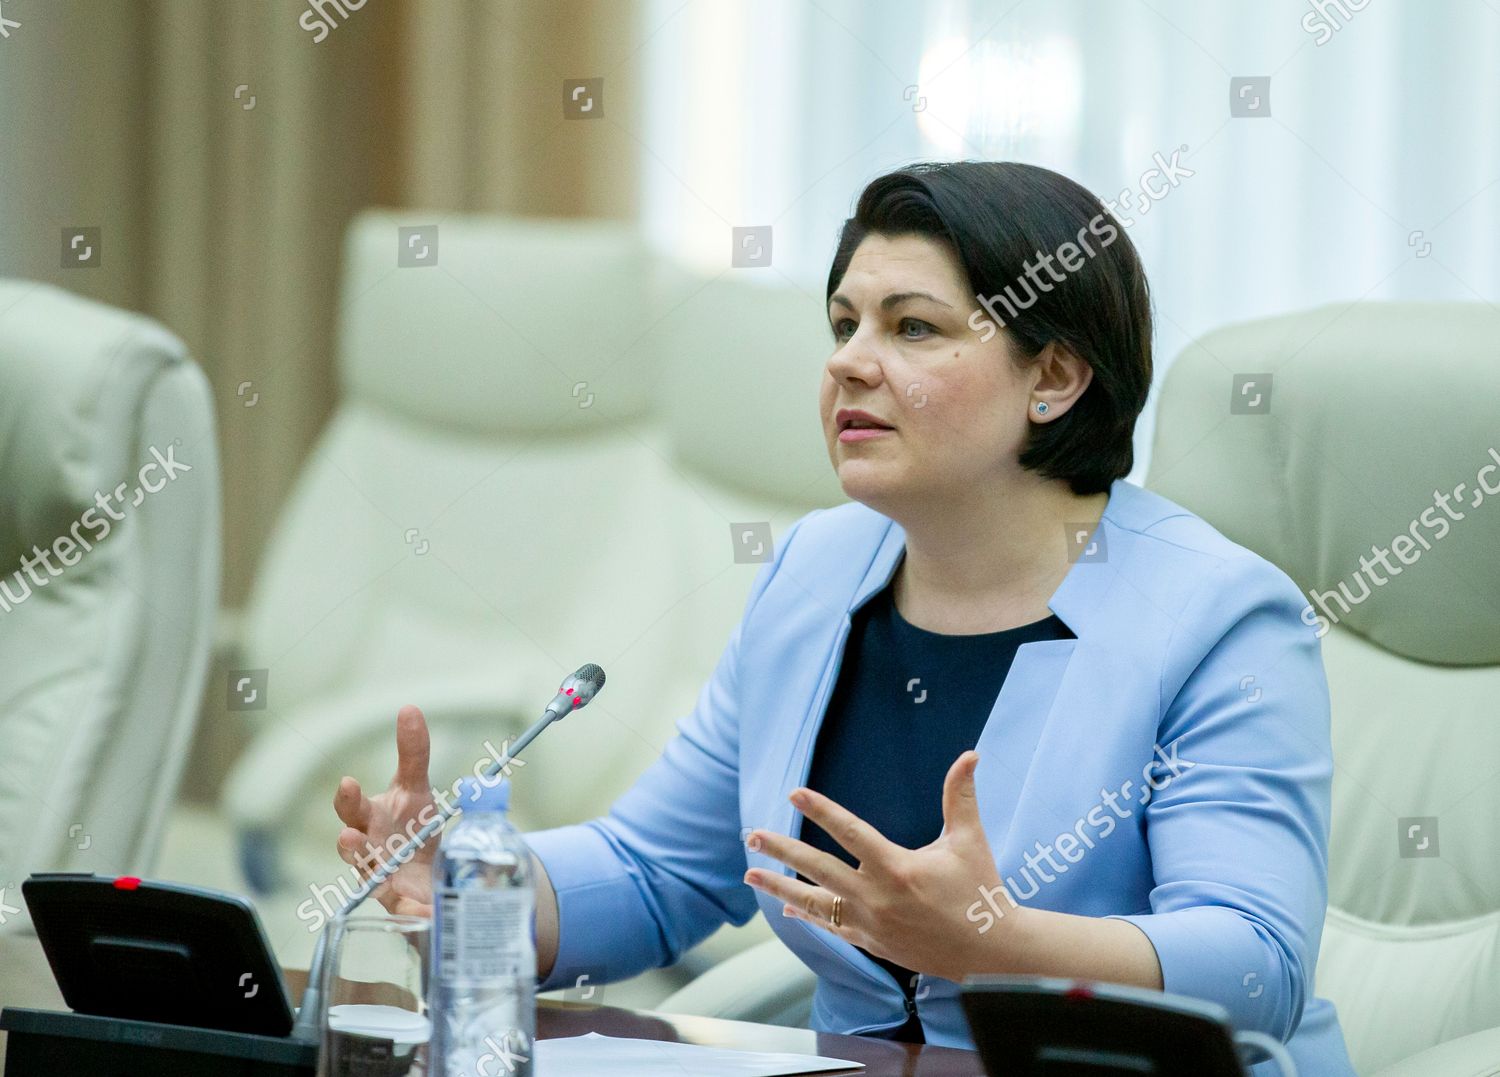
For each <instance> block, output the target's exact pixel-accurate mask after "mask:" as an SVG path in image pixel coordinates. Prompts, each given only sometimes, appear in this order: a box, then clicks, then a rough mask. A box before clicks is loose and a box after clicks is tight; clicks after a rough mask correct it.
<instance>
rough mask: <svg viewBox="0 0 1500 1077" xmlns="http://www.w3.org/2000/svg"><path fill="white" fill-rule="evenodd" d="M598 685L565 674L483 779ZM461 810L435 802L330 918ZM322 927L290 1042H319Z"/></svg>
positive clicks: (596, 676)
mask: <svg viewBox="0 0 1500 1077" xmlns="http://www.w3.org/2000/svg"><path fill="white" fill-rule="evenodd" d="M603 687H604V670H602V669H600V668H599V667H598V666H596V665H595V664H594V663H592V662H590V663H588V664H587V665H584V666H580V667H578V669H577V670H576V671H575V672H573V673H571V674H569V675H568V676H567V677H566V678H565V679H564V680H563V682H562V684H561V686H559V688H558V689H557V695H555V696H553V697H552V702H551V703H548V704H547V707H546V709H545V710H543V711H542V716H541V717H540V718H538V719H537V720H536V721H535V722H533V723H532V724H531V727H530V728H528V729H527V730H526V732H524V733H522V734H521V735H520V736H519V737H517V738H516V740H515V741H514V743H513V744H512V745H511V747H510V749H509V750H508V751H507V752H506V753H505V754H504V755H503V756H502V757H501V758H499V759H496V760H495V761H494V762H493V763H491V764H490V765H489V766H488V767H486V768H485V770H484V776H485V777H486V778H493V777H494V776H495V775H496V774H499V773H500V771H501V770H503V769H504V768H505V767H506V766H508V765H509V764H510V762H511V761H512V760H514V759H515V758H516V756H518V755H520V754H521V749H523V748H525V747H526V746H527V745H528V744H530V743H531V742H532V741H534V740H536V738H537V737H538V736H540V735H541V732H542V730H544V729H546V728H547V727H548V726H549V725H551V724H552V723H553V722H556V721H558V720H559V719H561V718H564V717H566V716H567V715H569V714H572V713H573V712H574V711H576V710H579V709H580V708H582V707H586V706H588V704H589V703H591V702H592V701H593V699H594V697H595V696H596V695H598V694H599V690H600V689H601V688H603ZM461 811H463V809H462V808H460V807H458V806H457V805H456V804H439V805H438V813H437V814H436V815H435V816H433V818H432V819H431V820H429V821H428V823H427V825H426V826H424V827H422V829H420V830H418V831H417V832H416V833H415V834H413V835H412V839H411V842H410V843H409V844H407V845H405V846H403V847H402V849H401V851H400V852H398V853H396V854H395V855H394V856H393V857H391V859H389V860H382V861H381V862H380V865H379V866H378V867H376V869H375V870H374V871H372V872H371V873H370V875H369V877H368V878H367V879H365V881H364V883H362V884H361V885H360V887H359V889H357V890H355V891H354V893H352V894H350V895H349V897H348V898H347V899H346V900H345V901H344V903H343V904H342V906H341V907H340V908H339V909H338V911H337V912H335V913H334V915H333V919H334V920H342V919H344V918H345V917H347V916H348V915H349V914H350V913H351V912H353V911H354V910H355V908H357V907H358V906H359V905H360V904H361V903H362V902H363V901H364V900H365V899H366V898H367V897H369V896H370V895H371V894H372V893H373V892H374V891H375V888H376V887H378V886H379V885H380V884H381V883H383V882H385V881H386V880H387V879H389V878H390V877H391V876H392V875H394V874H396V871H397V869H399V868H400V867H401V865H402V864H405V863H406V862H407V861H408V860H410V859H411V858H412V857H413V856H415V855H416V854H417V850H418V849H420V848H422V846H423V845H425V844H426V843H427V839H428V838H430V837H432V835H433V834H435V833H437V831H438V830H439V829H440V828H441V827H442V825H443V824H444V823H446V822H447V821H448V820H449V819H451V818H453V817H454V816H455V815H457V814H459V813H460V812H461ZM327 941H328V927H327V925H325V926H324V928H323V930H322V932H321V933H320V934H319V935H318V942H317V945H316V947H314V949H313V956H312V961H311V962H309V965H308V970H307V987H306V988H304V989H303V992H302V1005H301V1006H300V1007H299V1008H298V1010H297V1023H296V1024H295V1025H294V1026H293V1028H292V1038H293V1039H299V1040H304V1041H306V1042H310V1043H316V1042H318V1040H319V1039H320V1038H321V1030H320V1029H319V1028H318V1025H317V1018H318V1012H319V1011H320V1010H321V1009H322V1001H323V986H322V984H323V965H324V964H325V963H326V961H327V952H326V951H327Z"/></svg>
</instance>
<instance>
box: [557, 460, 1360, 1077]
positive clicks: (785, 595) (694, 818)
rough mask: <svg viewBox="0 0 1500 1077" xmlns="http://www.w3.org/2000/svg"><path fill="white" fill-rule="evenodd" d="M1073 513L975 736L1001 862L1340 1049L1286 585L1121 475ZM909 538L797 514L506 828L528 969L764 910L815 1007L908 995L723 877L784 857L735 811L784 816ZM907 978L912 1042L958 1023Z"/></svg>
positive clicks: (1305, 689) (932, 1039)
mask: <svg viewBox="0 0 1500 1077" xmlns="http://www.w3.org/2000/svg"><path fill="white" fill-rule="evenodd" d="M1095 538H1096V541H1098V542H1100V543H1101V544H1102V545H1101V547H1100V548H1099V550H1098V551H1097V553H1096V554H1094V555H1091V556H1090V557H1088V558H1080V559H1079V560H1078V561H1077V562H1075V563H1074V564H1073V565H1072V567H1071V568H1070V569H1069V571H1068V574H1067V576H1066V577H1065V578H1064V580H1063V582H1062V584H1061V586H1059V588H1058V590H1057V593H1056V594H1055V595H1054V596H1053V598H1052V601H1051V603H1050V606H1051V609H1052V611H1053V612H1054V613H1056V614H1057V616H1058V617H1060V618H1061V619H1062V620H1063V621H1064V622H1065V623H1066V624H1067V625H1068V627H1069V628H1070V629H1071V630H1072V632H1073V633H1074V635H1075V636H1076V637H1077V638H1076V639H1067V640H1046V641H1039V642H1035V643H1027V644H1024V645H1023V646H1022V647H1021V648H1020V650H1019V652H1018V653H1017V654H1016V657H1015V662H1014V664H1013V665H1012V667H1011V669H1010V673H1009V675H1008V676H1007V678H1006V680H1005V685H1004V688H1003V689H1002V691H1001V692H1000V695H999V697H998V698H997V700H996V701H995V706H994V709H993V710H992V711H991V713H990V716H989V719H988V720H987V723H986V725H985V727H984V731H983V733H982V734H981V736H980V738H979V743H978V746H977V747H978V750H979V753H980V762H979V768H978V771H977V775H976V788H977V794H978V802H979V809H980V816H981V818H982V819H983V822H984V828H985V833H986V835H987V836H988V838H989V842H990V847H991V849H992V850H993V851H994V856H995V863H996V865H997V867H998V868H999V871H1000V875H1001V877H1002V878H1004V879H1005V880H1006V883H1007V885H1008V888H1009V890H1010V892H1011V893H1012V894H1013V895H1014V896H1015V898H1016V899H1017V900H1018V901H1020V902H1021V903H1022V904H1025V905H1028V906H1033V907H1036V908H1041V909H1054V910H1058V911H1062V912H1070V913H1077V914H1081V915H1087V916H1115V917H1119V918H1121V919H1125V920H1129V921H1130V922H1131V923H1133V924H1135V925H1137V926H1138V927H1139V928H1140V929H1141V930H1142V931H1144V932H1145V933H1146V935H1147V936H1148V937H1149V938H1150V940H1151V942H1152V944H1153V945H1154V946H1155V948H1156V953H1157V956H1158V958H1159V959H1160V962H1161V968H1162V976H1163V979H1164V982H1165V988H1166V990H1167V991H1171V992H1175V993H1179V994H1184V995H1193V996H1197V997H1199V998H1204V999H1210V1000H1212V1001H1214V1002H1217V1003H1219V1004H1220V1005H1222V1006H1224V1007H1225V1008H1226V1009H1228V1011H1229V1013H1230V1015H1231V1016H1232V1019H1233V1021H1234V1023H1235V1025H1236V1027H1238V1028H1243V1029H1255V1030H1258V1031H1261V1032H1265V1033H1268V1034H1270V1035H1272V1036H1275V1037H1277V1038H1279V1039H1282V1040H1285V1041H1289V1043H1290V1045H1291V1048H1292V1052H1293V1056H1294V1058H1295V1059H1296V1061H1297V1063H1298V1065H1299V1068H1300V1070H1301V1072H1302V1073H1304V1074H1319V1075H1325V1077H1326V1075H1330V1074H1331V1075H1344V1074H1351V1075H1352V1074H1353V1072H1354V1071H1353V1068H1352V1067H1351V1066H1350V1064H1349V1060H1348V1056H1347V1054H1346V1052H1345V1048H1344V1043H1343V1037H1342V1034H1341V1033H1340V1030H1339V1026H1338V1021H1337V1018H1336V1016H1335V1013H1334V1009H1333V1006H1332V1004H1331V1003H1329V1002H1327V1001H1326V1000H1324V999H1319V998H1315V997H1314V996H1313V966H1314V963H1315V961H1316V959H1317V954H1318V943H1319V939H1320V937H1321V934H1322V928H1323V918H1324V915H1325V912H1326V908H1327V901H1328V893H1327V860H1328V824H1329V788H1330V782H1331V779H1332V774H1333V757H1332V752H1331V748H1330V743H1329V707H1328V688H1327V683H1326V681H1325V679H1324V674H1323V665H1322V659H1321V657H1320V651H1319V643H1318V640H1317V639H1316V637H1315V636H1314V629H1313V628H1311V627H1309V626H1308V625H1307V624H1305V623H1304V622H1303V621H1302V619H1301V612H1302V610H1303V608H1304V606H1305V602H1304V600H1303V598H1302V596H1301V594H1300V592H1299V591H1298V589H1297V587H1296V586H1295V585H1294V584H1293V583H1292V581H1291V580H1290V579H1288V578H1287V576H1286V575H1285V574H1283V573H1282V572H1281V571H1280V570H1279V569H1277V568H1276V567H1275V566H1273V565H1271V564H1270V563H1269V562H1267V561H1265V560H1263V559H1262V558H1260V557H1258V556H1256V555H1255V554H1253V553H1251V552H1249V551H1248V550H1246V549H1244V548H1243V547H1241V546H1237V545H1235V544H1234V543H1232V542H1230V541H1229V540H1228V539H1226V538H1225V537H1224V536H1222V535H1220V534H1219V533H1218V532H1217V531H1215V530H1214V529H1213V528H1211V527H1210V526H1209V525H1208V524H1206V523H1204V522H1203V521H1202V520H1201V519H1199V518H1198V517H1196V516H1194V515H1193V514H1192V513H1190V512H1188V511H1186V510H1185V509H1182V508H1180V507H1179V506H1177V505H1174V504H1173V503H1171V502H1170V501H1167V500H1165V499H1164V498H1162V497H1159V496H1157V495H1156V494H1153V493H1150V492H1148V491H1146V490H1143V489H1141V488H1140V487H1138V486H1134V485H1131V484H1130V483H1127V482H1123V481H1119V482H1116V483H1114V485H1113V486H1112V487H1111V489H1110V497H1109V503H1108V505H1107V507H1106V508H1105V511H1104V516H1103V519H1102V521H1101V526H1100V528H1099V530H1098V532H1096V536H1095ZM1058 540H1059V542H1061V541H1063V536H1061V535H1060V536H1059V537H1058ZM904 542H905V537H904V532H903V531H902V529H901V527H900V526H899V525H897V524H896V523H895V522H893V521H892V520H890V519H889V518H888V517H885V516H882V515H880V514H879V513H877V512H875V511H873V510H872V509H870V508H868V507H866V506H864V505H862V504H859V503H857V502H855V503H850V504H846V505H840V506H838V507H836V508H831V509H820V510H817V511H814V512H811V513H809V514H808V515H806V516H804V517H802V518H801V519H799V520H798V521H797V522H796V523H795V524H794V525H793V526H792V527H791V528H789V529H788V531H787V532H786V534H785V535H784V536H783V537H782V541H781V542H780V543H778V544H777V548H776V551H775V559H774V560H772V561H770V562H768V563H767V564H765V565H763V566H762V567H761V569H760V571H759V573H758V575H757V576H756V578H755V582H754V585H753V587H752V588H751V592H750V597H749V600H748V602H747V604H746V607H745V612H744V616H743V618H742V620H741V621H740V624H739V626H738V627H737V628H736V629H735V631H734V633H733V635H732V637H731V638H730V640H729V645H728V646H727V647H726V648H725V650H724V653H723V655H722V657H721V658H720V659H719V662H718V665H717V667H716V668H715V670H714V672H713V676H712V678H711V679H710V680H709V681H708V683H707V684H705V685H704V687H703V691H702V693H701V694H700V695H699V697H698V701H697V704H696V706H695V707H694V708H693V711H692V713H691V714H689V715H687V716H686V717H685V718H683V719H682V720H681V721H680V722H679V723H678V727H677V728H678V732H677V734H676V736H675V737H674V738H673V739H672V740H671V741H670V742H669V743H668V745H667V747H666V749H665V750H664V751H663V752H662V755H661V757H660V758H659V759H658V760H657V761H656V762H655V763H654V764H652V766H651V767H650V768H649V769H648V770H647V771H646V772H645V773H644V774H643V775H642V776H641V777H640V779H639V780H638V781H637V782H636V783H635V785H634V786H633V787H631V789H630V790H628V791H627V792H626V793H625V794H624V795H623V796H622V797H620V799H619V800H618V801H617V802H616V803H615V804H614V806H613V807H612V808H611V809H610V811H609V814H607V815H605V816H603V817H602V818H599V819H594V820H591V821H589V822H586V823H581V824H577V825H573V826H565V827H557V828H554V829H550V830H543V831H538V832H535V833H532V834H531V835H529V836H528V841H529V842H530V844H531V847H532V848H533V849H534V850H535V852H536V854H537V855H538V856H539V857H540V859H541V860H542V862H543V864H544V865H545V866H546V869H547V873H548V875H549V876H550V878H551V880H552V885H553V887H554V888H555V889H556V891H557V899H558V910H559V916H560V939H559V950H558V955H557V962H556V965H555V967H554V969H553V970H552V972H551V974H550V975H549V976H548V977H547V979H546V980H545V981H544V982H543V983H542V984H541V988H542V989H543V990H550V989H552V988H556V987H563V986H571V985H573V984H575V983H576V982H577V980H578V978H579V977H580V976H583V975H585V974H587V975H588V976H589V977H590V979H589V982H593V983H599V982H601V980H602V979H620V978H623V977H626V976H630V975H633V974H635V973H636V972H639V971H641V970H643V969H647V968H653V967H657V966H661V965H666V964H670V963H671V962H673V961H675V960H676V959H677V958H678V957H679V956H680V955H681V954H682V953H683V952H684V951H685V950H687V949H688V948H689V947H691V946H693V945H694V944H696V943H698V942H699V941H701V940H703V939H704V938H706V937H707V936H708V935H709V934H711V933H712V932H713V931H714V930H715V929H716V928H717V927H719V926H720V925H721V924H723V923H724V922H725V921H729V922H731V923H734V924H743V923H745V922H746V921H748V920H749V919H750V918H751V917H752V916H754V915H755V913H756V911H757V910H759V911H761V912H764V913H765V915H766V919H767V920H768V921H769V923H770V925H771V927H772V929H773V930H774V931H775V932H776V933H777V935H779V936H780V938H781V940H782V941H783V942H784V943H786V945H787V946H788V947H790V948H791V950H792V951H793V952H795V953H796V954H797V956H798V957H799V958H801V959H802V960H803V961H804V962H806V964H807V965H808V967H809V968H811V969H812V970H813V971H814V972H815V973H816V974H817V977H818V986H817V991H816V994H815V996H814V999H813V1009H812V1026H813V1027H814V1028H815V1029H818V1030H820V1031H829V1032H849V1033H859V1032H868V1031H873V1030H877V1029H884V1028H889V1027H892V1026H896V1025H899V1024H900V1023H901V1022H902V1021H903V1019H904V1016H905V1013H904V1009H903V999H902V993H901V991H900V990H899V988H898V987H897V985H896V983H895V981H894V980H892V979H891V977H890V976H889V975H888V974H887V973H886V972H885V971H884V970H883V969H882V968H881V967H880V966H878V965H876V964H875V963H874V962H872V961H871V960H869V959H868V958H867V957H865V956H864V955H863V954H861V953H860V952H859V951H858V950H857V949H856V948H855V947H854V946H852V945H850V944H849V943H847V942H844V941H843V940H841V939H839V938H837V937H836V936H834V935H833V934H831V933H829V932H828V931H826V930H824V929H822V928H821V927H818V926H815V925H812V924H809V923H806V922H804V921H801V920H794V919H789V918H787V917H783V916H782V915H781V907H780V903H779V902H777V901H776V900H774V899H771V898H769V897H766V896H764V895H761V894H759V893H758V892H757V891H755V890H753V889H751V888H750V887H749V886H747V885H746V884H745V883H744V882H742V881H741V880H742V877H743V876H744V874H745V870H746V868H747V865H755V866H758V867H761V868H766V869H769V870H772V871H776V870H780V871H782V872H784V873H787V874H790V873H791V871H790V869H789V868H786V867H784V866H783V865H781V864H780V863H779V862H777V861H775V860H772V859H770V858H769V857H767V856H765V855H764V854H750V853H748V852H747V851H746V849H745V846H744V844H743V839H742V836H741V835H742V833H743V832H744V831H745V830H746V829H747V828H750V827H764V828H767V829H770V830H773V831H777V832H780V833H783V834H793V835H795V834H797V833H799V827H800V825H801V817H800V813H798V812H796V811H795V810H794V809H793V808H792V806H791V804H790V803H789V802H788V800H787V794H788V793H789V792H790V791H791V790H792V789H794V788H795V787H797V786H798V785H800V784H802V783H803V781H804V780H805V778H806V776H807V773H808V766H809V755H810V752H811V748H812V745H813V742H814V738H815V736H816V734H817V731H818V725H819V723H820V722H821V720H822V717H823V713H824V711H825V709H826V707H827V704H828V699H829V696H830V694H831V692H832V690H833V686H834V683H835V681H836V679H837V676H838V670H839V663H840V659H841V656H842V653H843V647H844V642H845V640H846V639H847V637H848V635H849V630H850V616H851V614H852V613H853V612H854V611H855V610H857V609H858V608H859V607H860V606H861V605H862V604H863V603H864V602H865V601H866V600H867V599H869V598H870V597H871V596H872V595H874V594H875V593H876V592H877V591H879V590H880V589H881V588H883V587H885V586H886V584H887V583H888V582H889V581H890V579H891V577H892V576H893V574H894V573H895V570H896V567H897V564H898V562H899V560H900V556H901V554H902V551H903V549H904ZM870 778H871V781H883V782H888V783H891V784H892V786H895V785H897V784H898V783H899V782H900V781H901V776H900V775H899V774H886V775H877V774H872V775H871V776H870ZM974 897H975V903H974V904H972V905H970V906H969V908H968V909H967V910H966V914H967V916H968V919H969V920H970V921H971V922H972V923H973V924H974V930H975V931H976V932H979V931H980V930H981V929H982V928H983V929H986V930H987V929H988V926H989V925H987V921H991V922H992V917H993V915H994V914H993V911H992V910H994V909H996V908H1003V907H1004V905H1003V902H1004V899H1003V897H999V898H996V899H995V900H994V901H993V902H990V903H988V904H987V903H986V902H985V901H983V900H982V895H980V894H978V893H976V894H975V895H974ZM976 938H977V935H976ZM917 998H918V1003H917V1008H918V1014H919V1016H920V1018H921V1021H922V1025H923V1028H924V1030H925V1032H926V1037H927V1041H928V1042H929V1043H934V1044H940V1045H947V1046H963V1047H967V1046H972V1040H971V1038H970V1036H969V1032H968V1028H967V1026H966V1025H965V1022H964V1017H963V1013H962V1010H961V1008H960V1004H959V1000H958V985H957V984H956V983H953V982H951V981H947V980H942V979H938V978H937V977H933V976H922V977H921V978H920V980H919V982H918V984H917ZM1254 1072H1256V1073H1257V1074H1259V1073H1262V1072H1265V1073H1267V1074H1269V1073H1274V1072H1276V1071H1275V1067H1274V1065H1273V1064H1271V1063H1269V1062H1267V1063H1262V1064H1261V1065H1260V1066H1257V1067H1256V1068H1255V1070H1254Z"/></svg>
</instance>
